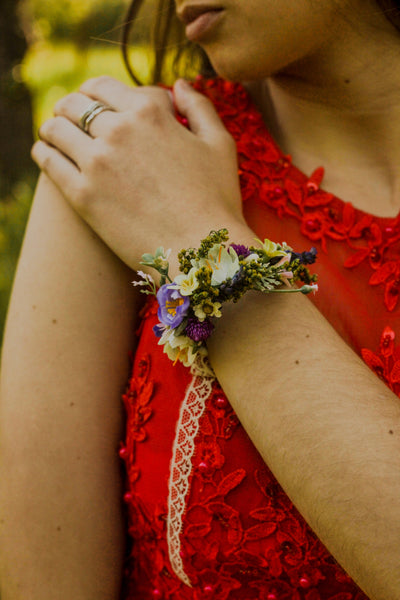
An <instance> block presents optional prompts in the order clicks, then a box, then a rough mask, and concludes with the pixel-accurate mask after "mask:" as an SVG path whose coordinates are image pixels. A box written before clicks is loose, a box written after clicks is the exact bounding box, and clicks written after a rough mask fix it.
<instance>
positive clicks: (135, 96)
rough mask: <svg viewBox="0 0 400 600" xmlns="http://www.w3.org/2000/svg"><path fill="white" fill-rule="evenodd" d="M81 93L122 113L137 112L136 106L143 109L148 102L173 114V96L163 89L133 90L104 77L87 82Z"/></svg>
mask: <svg viewBox="0 0 400 600" xmlns="http://www.w3.org/2000/svg"><path fill="white" fill-rule="evenodd" d="M80 92H81V93H83V94H86V95H87V96H89V97H90V98H93V99H94V100H99V101H100V102H103V103H104V104H107V105H109V106H112V107H113V108H114V109H115V110H117V111H121V112H123V111H127V110H135V106H136V105H138V106H139V108H141V107H142V106H143V103H145V102H148V103H153V104H154V105H157V106H158V107H159V108H161V109H164V110H166V111H168V112H171V113H173V104H172V100H171V94H170V93H169V92H168V91H167V90H165V89H163V88H161V87H155V86H147V87H143V88H132V87H128V86H127V85H125V84H124V83H122V82H121V81H118V80H117V79H113V78H112V77H107V76H102V77H95V78H93V79H88V80H87V81H85V83H84V84H83V85H82V86H81V88H80Z"/></svg>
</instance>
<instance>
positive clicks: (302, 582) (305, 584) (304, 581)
mask: <svg viewBox="0 0 400 600" xmlns="http://www.w3.org/2000/svg"><path fill="white" fill-rule="evenodd" d="M299 584H300V587H302V588H304V589H307V588H309V587H310V585H311V583H310V580H309V579H308V578H307V577H302V578H301V579H300V581H299Z"/></svg>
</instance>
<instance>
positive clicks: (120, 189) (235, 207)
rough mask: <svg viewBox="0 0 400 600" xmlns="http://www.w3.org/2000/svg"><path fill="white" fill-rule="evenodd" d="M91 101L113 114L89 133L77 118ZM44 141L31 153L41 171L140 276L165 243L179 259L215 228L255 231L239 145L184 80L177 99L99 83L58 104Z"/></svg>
mask: <svg viewBox="0 0 400 600" xmlns="http://www.w3.org/2000/svg"><path fill="white" fill-rule="evenodd" d="M172 98H173V101H172ZM93 100H98V101H100V102H102V103H104V104H106V105H108V106H109V107H111V108H112V109H113V110H112V111H104V112H102V113H101V114H99V115H97V116H96V117H95V118H94V119H93V121H92V122H91V123H90V128H89V133H90V135H88V134H86V133H85V132H84V131H82V129H81V128H80V127H79V120H80V117H81V115H82V114H83V113H84V112H85V110H86V109H87V108H88V106H89V105H90V104H91V103H92V102H93ZM174 105H175V106H174ZM175 111H177V112H179V113H180V114H181V115H182V116H183V117H185V118H186V119H187V121H188V128H186V127H184V126H183V125H182V124H181V123H179V122H178V121H177V119H176V115H175ZM40 138H41V140H40V141H38V142H36V144H35V145H34V147H33V149H32V156H33V158H34V160H35V161H36V162H37V164H38V165H39V167H40V168H41V169H42V170H43V171H44V172H45V173H46V174H47V175H48V176H49V177H50V179H51V180H52V181H53V182H54V183H55V184H56V186H57V187H58V188H59V189H60V191H61V192H62V194H63V195H64V197H65V198H66V199H67V200H68V202H69V203H70V204H71V205H72V207H73V208H74V209H75V210H76V211H77V212H78V213H79V214H80V216H81V217H82V218H83V219H84V220H85V221H86V222H87V223H88V224H89V225H90V226H91V227H92V228H93V229H94V230H95V231H96V232H97V233H98V235H99V236H100V237H101V238H103V240H104V241H105V242H106V243H107V245H108V246H109V247H110V248H111V249H112V250H113V251H114V252H115V253H116V254H117V255H118V256H119V257H120V258H121V259H122V260H123V261H124V262H125V263H126V264H128V265H129V266H130V267H132V268H134V269H137V268H138V266H139V261H140V258H141V255H142V253H143V252H147V251H150V252H151V251H153V250H155V248H156V247H157V246H159V245H163V246H164V247H168V248H169V247H171V248H173V250H174V252H176V251H178V250H179V249H180V248H182V247H185V246H191V245H194V244H197V243H198V241H199V239H200V238H201V237H203V236H205V235H207V234H208V233H209V231H210V230H211V229H217V228H220V227H227V228H228V229H231V231H233V230H235V231H237V230H238V229H241V228H243V230H244V231H248V229H247V226H246V224H245V222H244V219H243V217H242V212H241V201H240V187H239V182H238V174H237V158H236V147H235V143H234V141H233V139H232V138H231V136H230V135H229V133H228V132H227V131H226V129H225V127H224V126H223V124H222V122H221V120H220V118H219V116H218V115H217V113H216V111H215V109H214V107H213V106H212V104H211V103H210V102H209V100H208V99H206V98H205V97H204V96H202V95H201V94H199V93H198V92H196V91H194V90H193V89H192V88H191V87H190V85H188V84H187V83H186V82H185V81H182V80H181V81H178V82H177V83H176V84H175V86H174V89H173V95H172V94H171V92H169V91H167V90H164V89H162V88H156V87H147V88H130V87H128V86H126V85H124V84H122V83H120V82H118V81H116V80H114V79H111V78H109V77H100V78H96V79H91V80H89V81H87V82H86V83H85V84H84V85H83V86H82V87H81V89H80V91H79V92H78V93H74V94H70V95H68V96H66V97H65V98H63V99H62V100H61V101H59V102H58V104H57V105H56V107H55V117H54V118H53V119H50V120H48V121H47V122H45V123H44V125H43V126H42V127H41V129H40Z"/></svg>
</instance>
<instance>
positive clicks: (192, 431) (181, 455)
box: [167, 375, 214, 586]
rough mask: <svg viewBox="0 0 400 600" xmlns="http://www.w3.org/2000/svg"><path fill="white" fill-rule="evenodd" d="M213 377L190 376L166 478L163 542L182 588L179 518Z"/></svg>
mask: <svg viewBox="0 0 400 600" xmlns="http://www.w3.org/2000/svg"><path fill="white" fill-rule="evenodd" d="M213 381H214V378H213V377H201V376H199V375H194V376H193V378H192V381H191V383H190V384H189V386H188V388H187V390H186V394H185V398H184V400H183V402H182V406H181V409H180V413H179V419H178V423H177V427H176V434H175V440H174V445H173V449H172V459H171V466H170V478H169V485H168V489H169V495H168V518H167V540H168V552H169V559H170V562H171V566H172V568H173V570H174V572H175V573H176V575H177V576H178V577H179V579H181V580H182V581H183V582H184V583H186V585H188V586H191V583H190V579H189V577H188V576H187V575H186V573H185V571H184V569H183V561H182V556H181V539H180V535H181V532H182V519H183V514H184V512H185V508H186V496H187V494H188V491H189V478H190V474H191V471H192V458H193V453H194V449H195V443H194V442H195V438H196V435H197V433H198V430H199V422H200V419H201V417H202V415H203V413H204V409H205V405H206V400H207V398H209V396H210V394H211V391H212V384H213Z"/></svg>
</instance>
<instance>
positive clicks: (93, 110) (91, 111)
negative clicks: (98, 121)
mask: <svg viewBox="0 0 400 600" xmlns="http://www.w3.org/2000/svg"><path fill="white" fill-rule="evenodd" d="M105 110H111V111H113V112H114V109H113V108H111V106H108V105H107V104H103V102H99V101H97V100H95V101H94V102H92V103H91V104H90V105H89V106H88V107H87V109H86V110H85V111H84V112H83V113H82V115H81V116H80V117H79V122H78V125H79V127H80V128H81V129H82V131H84V132H85V133H89V126H90V123H91V122H92V121H93V119H94V118H95V117H97V115H99V114H100V113H102V112H104V111H105Z"/></svg>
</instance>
